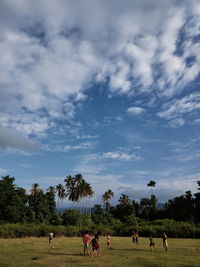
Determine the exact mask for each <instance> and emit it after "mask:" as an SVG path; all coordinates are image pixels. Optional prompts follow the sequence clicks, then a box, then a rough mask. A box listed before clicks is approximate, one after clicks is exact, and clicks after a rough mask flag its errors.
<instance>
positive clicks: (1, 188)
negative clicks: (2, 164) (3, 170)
mask: <svg viewBox="0 0 200 267" xmlns="http://www.w3.org/2000/svg"><path fill="white" fill-rule="evenodd" d="M14 180H15V178H14V177H10V176H9V175H7V176H2V180H0V220H2V221H6V222H10V223H16V222H20V221H23V220H24V216H25V212H26V203H27V197H28V196H27V195H26V191H25V189H23V188H20V187H17V186H16V185H15V184H14Z"/></svg>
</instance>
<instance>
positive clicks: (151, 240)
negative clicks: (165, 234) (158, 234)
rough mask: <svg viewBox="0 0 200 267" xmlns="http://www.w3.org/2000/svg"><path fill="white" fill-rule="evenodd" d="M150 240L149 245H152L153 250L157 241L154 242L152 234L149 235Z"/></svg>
mask: <svg viewBox="0 0 200 267" xmlns="http://www.w3.org/2000/svg"><path fill="white" fill-rule="evenodd" d="M149 241H150V244H149V246H150V248H151V250H153V249H154V250H155V242H154V240H153V237H152V236H150V237H149Z"/></svg>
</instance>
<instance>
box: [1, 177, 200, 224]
mask: <svg viewBox="0 0 200 267" xmlns="http://www.w3.org/2000/svg"><path fill="white" fill-rule="evenodd" d="M14 181H15V178H14V177H10V176H9V175H8V176H2V178H1V180H0V222H1V223H34V224H41V223H45V224H50V225H79V224H80V223H83V221H84V220H85V221H86V219H87V220H90V221H92V223H94V224H97V225H100V224H102V225H112V224H117V223H119V224H125V225H129V226H131V225H135V223H136V221H138V220H144V221H153V220H159V219H173V220H175V221H187V222H190V223H200V212H199V211H200V192H197V193H195V194H194V195H193V194H192V193H191V191H186V192H185V194H183V195H181V196H177V197H175V198H173V199H170V200H168V201H167V202H166V203H165V205H164V207H163V209H161V210H160V209H158V208H157V203H158V200H157V198H156V196H155V194H153V188H154V187H155V185H156V182H155V181H150V182H149V183H148V184H147V186H149V187H151V188H152V189H151V196H150V197H149V198H147V197H146V198H141V199H140V201H138V202H137V201H135V200H133V199H131V198H130V197H129V196H128V195H126V194H122V195H121V196H120V198H119V200H118V203H117V204H116V205H115V206H112V205H111V204H110V202H111V199H112V198H113V197H114V192H113V191H112V190H111V189H108V190H107V191H106V192H105V193H104V194H103V195H102V203H103V205H101V204H97V205H95V206H94V207H93V208H91V209H90V208H89V207H88V200H89V199H90V198H92V197H93V195H94V191H93V189H92V186H91V185H90V184H89V183H88V182H87V181H86V180H85V179H84V178H83V176H82V175H81V174H76V175H74V176H71V175H69V176H67V177H66V178H65V180H64V184H58V185H56V186H50V187H49V188H47V189H46V191H45V190H42V189H41V188H40V186H39V184H37V183H35V184H33V185H32V188H31V190H30V193H29V194H28V193H27V192H26V190H25V189H24V188H22V187H18V186H17V185H15V183H14ZM197 185H198V188H197V189H198V190H200V181H197ZM65 199H67V200H68V201H69V202H71V204H72V208H70V209H69V208H68V209H67V210H65V211H64V212H63V210H64V208H63V201H64V200H65ZM56 202H57V203H56ZM73 203H79V206H80V207H81V209H80V211H78V210H76V209H75V208H73ZM86 224H87V223H86Z"/></svg>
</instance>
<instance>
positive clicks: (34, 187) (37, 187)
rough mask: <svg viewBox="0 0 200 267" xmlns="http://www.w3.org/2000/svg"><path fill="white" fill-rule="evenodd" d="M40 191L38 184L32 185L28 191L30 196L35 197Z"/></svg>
mask: <svg viewBox="0 0 200 267" xmlns="http://www.w3.org/2000/svg"><path fill="white" fill-rule="evenodd" d="M40 190H41V189H40V188H39V184H37V183H35V184H33V185H32V188H31V190H30V192H31V195H36V194H37V193H38V192H39V191H40Z"/></svg>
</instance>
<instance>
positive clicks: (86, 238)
mask: <svg viewBox="0 0 200 267" xmlns="http://www.w3.org/2000/svg"><path fill="white" fill-rule="evenodd" d="M89 244H90V235H89V233H88V232H86V234H85V235H84V236H83V246H84V250H83V251H84V252H83V253H84V255H88V256H89Z"/></svg>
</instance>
